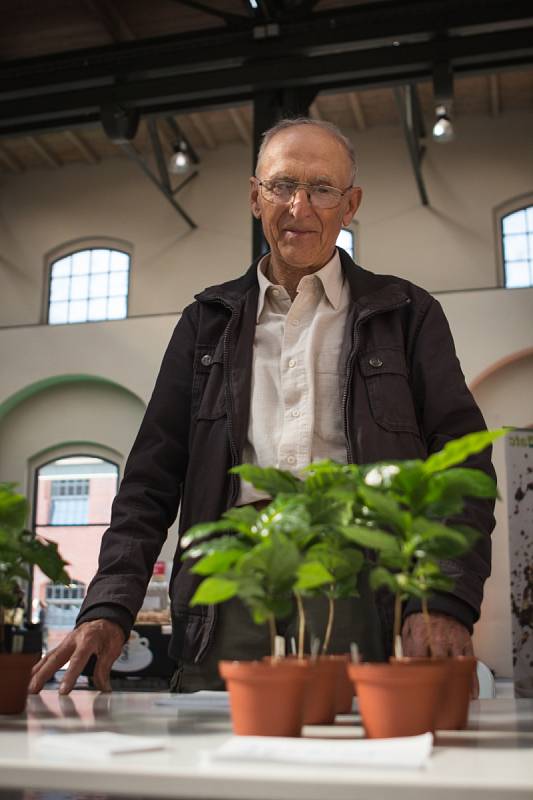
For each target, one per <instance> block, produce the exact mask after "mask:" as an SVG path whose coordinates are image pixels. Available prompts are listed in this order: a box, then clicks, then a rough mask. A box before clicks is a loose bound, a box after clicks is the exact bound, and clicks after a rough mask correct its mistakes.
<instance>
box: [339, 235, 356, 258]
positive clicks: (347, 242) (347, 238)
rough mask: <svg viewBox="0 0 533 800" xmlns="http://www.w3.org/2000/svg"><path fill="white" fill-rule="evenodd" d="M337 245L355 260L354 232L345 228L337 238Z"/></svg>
mask: <svg viewBox="0 0 533 800" xmlns="http://www.w3.org/2000/svg"><path fill="white" fill-rule="evenodd" d="M337 244H338V245H339V247H342V248H343V250H346V252H347V253H349V254H350V256H351V257H352V258H353V232H352V231H349V230H346V229H345V228H343V229H342V230H341V232H340V233H339V236H338V238H337Z"/></svg>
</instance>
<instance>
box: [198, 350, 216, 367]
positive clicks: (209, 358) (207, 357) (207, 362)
mask: <svg viewBox="0 0 533 800" xmlns="http://www.w3.org/2000/svg"><path fill="white" fill-rule="evenodd" d="M200 361H201V362H202V364H203V365H204V367H210V366H211V362H212V361H213V358H212V356H210V355H209V354H208V353H206V354H205V356H202V358H201V359H200Z"/></svg>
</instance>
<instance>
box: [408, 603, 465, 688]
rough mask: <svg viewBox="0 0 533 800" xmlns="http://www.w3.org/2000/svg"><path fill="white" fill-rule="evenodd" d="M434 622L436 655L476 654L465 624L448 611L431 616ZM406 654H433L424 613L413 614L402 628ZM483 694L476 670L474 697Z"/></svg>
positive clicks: (433, 634) (432, 642) (443, 656)
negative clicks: (447, 612) (480, 691)
mask: <svg viewBox="0 0 533 800" xmlns="http://www.w3.org/2000/svg"><path fill="white" fill-rule="evenodd" d="M429 618H430V622H431V649H432V651H433V656H435V657H436V658H447V657H448V656H473V655H474V647H473V645H472V639H471V637H470V634H469V633H468V631H467V629H466V628H465V626H464V625H462V624H461V623H460V622H458V620H456V619H454V618H453V617H449V616H448V615H447V614H439V613H437V612H435V613H432V614H430V615H429ZM402 648H403V654H404V656H411V657H415V658H417V657H425V656H429V654H430V652H429V644H428V631H427V626H426V622H425V620H424V615H423V614H410V615H409V616H408V617H407V619H406V620H405V622H404V623H403V627H402ZM478 694H479V684H478V680H477V675H476V673H474V681H473V685H472V698H474V699H475V698H476V697H477V696H478Z"/></svg>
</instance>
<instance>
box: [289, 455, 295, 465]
mask: <svg viewBox="0 0 533 800" xmlns="http://www.w3.org/2000/svg"><path fill="white" fill-rule="evenodd" d="M295 463H296V459H295V458H294V456H287V464H295Z"/></svg>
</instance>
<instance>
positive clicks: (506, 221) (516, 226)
mask: <svg viewBox="0 0 533 800" xmlns="http://www.w3.org/2000/svg"><path fill="white" fill-rule="evenodd" d="M502 226H503V232H504V234H507V233H525V232H526V212H525V211H523V210H521V211H514V212H513V213H512V214H508V215H507V216H506V217H504V218H503V220H502Z"/></svg>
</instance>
